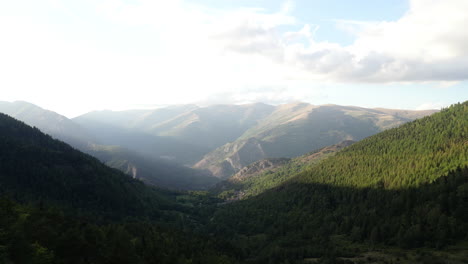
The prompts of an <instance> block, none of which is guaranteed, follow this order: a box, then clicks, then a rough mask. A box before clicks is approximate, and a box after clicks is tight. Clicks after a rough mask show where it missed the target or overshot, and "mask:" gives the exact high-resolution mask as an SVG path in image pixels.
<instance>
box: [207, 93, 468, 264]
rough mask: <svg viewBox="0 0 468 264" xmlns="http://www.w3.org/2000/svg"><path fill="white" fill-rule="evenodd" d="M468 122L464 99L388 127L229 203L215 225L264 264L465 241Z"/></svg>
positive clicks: (467, 229) (467, 227)
mask: <svg viewBox="0 0 468 264" xmlns="http://www.w3.org/2000/svg"><path fill="white" fill-rule="evenodd" d="M467 129H468V102H465V103H462V104H457V105H453V106H452V107H450V108H448V109H445V110H443V111H442V112H441V113H437V114H434V115H432V116H429V117H426V118H423V119H420V120H416V121H413V122H411V123H408V124H406V125H403V126H402V127H399V128H395V129H391V130H388V131H385V132H383V133H380V134H378V135H376V136H373V137H370V138H368V139H365V140H363V141H361V142H358V143H355V144H353V145H352V146H350V147H349V148H346V149H345V150H344V151H342V152H339V153H338V154H337V155H335V156H333V157H330V158H328V159H325V160H324V161H323V162H321V163H320V164H318V165H317V166H314V167H311V168H310V169H307V170H306V171H304V172H303V173H301V174H299V175H298V176H296V177H295V178H293V179H291V180H289V181H288V182H287V183H285V184H283V185H281V186H279V187H277V188H275V189H272V190H269V191H267V192H265V193H263V194H261V195H259V196H256V197H253V198H251V199H247V200H244V201H239V202H235V203H231V204H228V205H226V206H224V207H223V208H222V209H220V210H219V211H218V212H217V213H216V214H215V217H214V218H213V221H212V225H211V228H212V230H214V231H215V232H218V233H220V234H221V233H222V234H228V235H226V237H229V239H231V241H232V242H233V243H235V244H238V245H246V246H245V248H244V250H245V254H246V256H247V258H251V259H252V260H253V261H254V262H255V261H258V262H259V263H261V262H268V261H269V262H271V263H282V262H283V261H286V260H288V261H290V262H291V261H292V260H297V261H303V260H304V259H307V258H322V259H323V258H325V259H329V260H331V261H338V260H337V259H336V258H337V257H353V258H354V257H356V258H358V257H359V255H360V254H363V253H365V252H368V251H369V250H371V249H373V248H381V249H382V250H383V249H385V248H387V247H394V248H399V249H410V248H419V247H429V248H432V249H433V250H432V251H434V249H435V248H438V249H444V248H445V247H447V246H448V245H451V244H454V243H455V244H456V243H462V242H461V241H465V242H466V241H467V239H468V214H467V212H468V191H467V190H468V158H467V154H468V147H467V135H468V134H467ZM465 253H466V252H465ZM465 253H460V254H465ZM429 255H430V254H429ZM431 256H432V255H431ZM431 258H432V260H434V261H442V260H441V259H440V258H437V257H436V256H432V257H431ZM390 259H391V260H392V261H394V262H398V261H397V257H396V256H394V258H393V257H392V258H390ZM400 260H401V259H400ZM386 261H389V260H388V259H387V260H386ZM423 262H425V261H421V260H419V261H417V260H414V261H413V262H412V263H423ZM410 263H411V261H410ZM455 263H462V262H455Z"/></svg>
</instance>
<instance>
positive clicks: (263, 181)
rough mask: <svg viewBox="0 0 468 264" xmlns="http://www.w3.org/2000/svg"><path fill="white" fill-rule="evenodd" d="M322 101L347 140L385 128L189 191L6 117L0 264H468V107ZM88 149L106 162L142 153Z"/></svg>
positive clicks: (1, 132)
mask: <svg viewBox="0 0 468 264" xmlns="http://www.w3.org/2000/svg"><path fill="white" fill-rule="evenodd" d="M281 107H285V106H280V107H279V108H281ZM323 107H325V109H322V110H319V112H318V113H316V114H317V115H319V114H323V112H325V113H328V115H325V116H328V117H332V116H336V117H341V119H340V118H337V119H338V120H342V124H343V125H346V124H347V122H351V123H352V122H355V120H354V118H356V116H358V117H359V118H358V119H359V120H361V121H362V123H358V124H359V125H360V126H362V127H360V128H355V130H352V129H351V130H350V132H347V133H349V134H348V135H356V136H357V135H360V133H357V132H356V131H367V129H368V127H366V126H364V124H366V122H367V124H373V125H375V126H376V127H379V126H382V127H381V128H380V129H382V130H383V131H382V132H378V133H376V134H374V135H371V136H369V137H366V138H363V139H361V140H359V141H357V142H351V141H343V142H341V143H338V144H335V145H330V146H326V147H323V148H319V149H317V150H315V151H312V152H308V153H306V154H305V155H303V156H299V157H296V158H292V159H290V158H288V157H287V155H286V154H284V155H283V157H284V158H267V159H263V160H261V161H256V162H254V163H252V164H250V165H248V166H246V167H243V168H240V170H239V171H238V172H236V174H234V176H233V177H232V178H230V179H229V180H227V181H225V182H223V183H219V184H218V185H216V186H215V187H213V188H212V189H210V190H209V191H185V192H184V191H170V190H167V189H164V188H156V187H154V186H148V185H146V184H144V183H143V182H142V181H139V180H138V179H133V175H134V174H133V173H134V169H138V168H132V167H131V166H129V164H128V163H127V164H125V163H121V164H117V165H114V166H116V167H119V166H120V168H119V169H120V170H123V171H126V170H128V173H127V174H128V175H126V174H125V173H123V172H121V171H119V170H116V169H112V168H109V167H108V166H106V165H105V164H103V163H102V162H101V161H99V160H98V159H96V158H94V157H92V156H90V155H88V154H85V153H82V152H80V151H79V150H77V149H75V148H73V147H71V146H69V145H67V144H66V143H64V142H62V141H59V140H55V139H53V138H52V137H51V136H49V135H46V134H44V133H42V132H41V131H40V130H39V129H37V128H33V127H30V126H28V125H26V124H25V123H22V122H20V121H18V120H15V119H14V118H12V117H10V116H7V115H3V114H0V145H1V148H0V161H1V162H0V231H1V232H0V262H2V263H8V264H9V263H72V264H74V263H77V264H78V263H141V264H146V263H208V264H210V263H226V264H230V263H233V264H234V263H444V262H450V263H457V264H458V263H465V262H466V258H467V257H468V250H466V243H467V241H468V214H467V212H468V210H467V209H468V141H467V135H468V102H464V103H458V104H455V105H453V106H451V107H449V108H446V109H443V110H442V111H440V112H439V113H434V114H431V115H430V116H426V117H422V118H419V119H417V120H415V121H409V122H407V120H406V121H401V122H402V124H400V125H396V127H394V128H390V127H391V126H393V125H391V122H390V123H387V121H385V122H384V121H382V119H375V116H376V115H377V116H378V117H381V118H383V119H386V120H387V118H389V117H388V115H390V116H391V117H392V118H394V119H401V120H404V119H405V118H407V119H411V118H415V115H417V114H418V113H413V112H400V111H396V112H395V111H394V110H382V109H379V110H375V109H374V110H369V109H365V110H362V109H360V108H355V107H337V106H318V107H314V108H313V109H320V108H323ZM286 108H288V107H286ZM330 108H331V109H330ZM336 109H339V110H336ZM350 109H351V110H350ZM356 109H359V111H358V112H359V113H361V112H360V111H364V112H365V113H368V112H372V114H369V115H367V114H365V115H364V114H362V115H364V116H366V117H365V118H363V117H362V115H361V114H359V115H358V114H356V113H355V112H354V111H357V110H356ZM291 111H292V110H291ZM307 111H309V110H307ZM307 111H306V112H307ZM313 111H314V110H312V112H313ZM322 111H323V112H322ZM329 111H332V113H333V114H330V113H329ZM346 111H351V113H350V112H346ZM292 112H294V111H292ZM344 113H348V114H344ZM351 114H354V115H355V116H353V118H349V117H348V116H349V115H351ZM309 115H312V116H315V114H310V113H309V114H307V116H309ZM384 117H385V118H384ZM299 119H300V118H299ZM265 120H266V119H265ZM265 120H263V121H265ZM286 120H290V119H286ZM306 120H308V119H307V118H306ZM314 120H315V119H314ZM363 120H364V121H366V122H364V121H363ZM392 120H393V119H392ZM263 121H258V124H257V125H258V126H259V127H260V124H262V122H263ZM290 122H293V123H294V120H293V121H291V120H290ZM392 122H393V121H392ZM305 123H307V122H305ZM324 124H327V126H328V125H330V124H335V120H334V121H329V122H328V123H324ZM324 126H325V125H324ZM369 126H370V125H369ZM262 127H264V128H265V127H267V126H265V125H263V126H262ZM332 127H333V126H332ZM344 127H347V126H344ZM351 127H352V126H351ZM83 129H86V128H83ZM123 129H128V128H123ZM361 129H362V130H361ZM249 130H250V129H249ZM267 130H268V129H267ZM267 130H264V129H259V130H256V131H255V132H252V134H249V133H247V132H248V130H247V131H246V132H244V134H246V133H247V136H246V137H247V140H257V141H258V142H260V143H261V142H262V140H264V141H266V140H267V139H265V138H256V137H251V135H259V134H262V132H258V131H267ZM288 131H289V133H292V131H293V130H288ZM312 131H313V130H312ZM322 131H325V134H330V133H331V132H330V130H329V129H326V126H325V127H324V128H323V129H322ZM140 133H142V132H141V131H140ZM297 133H298V132H297ZM353 133H355V134H353ZM90 135H91V136H90V138H91V139H92V140H95V139H94V138H93V137H94V136H93V135H92V133H90ZM271 135H278V134H275V133H271ZM299 135H300V133H299ZM158 136H160V135H158ZM283 136H284V135H283ZM239 137H242V136H239ZM251 138H253V139H251ZM279 138H281V137H279ZM298 138H300V137H298ZM346 139H349V138H346ZM239 140H244V138H242V139H239ZM93 144H94V143H92V142H91V144H90V146H94V147H95V148H96V149H95V151H96V152H99V151H103V153H104V154H102V156H103V157H101V159H102V160H104V159H106V157H104V156H105V155H107V154H108V153H111V154H112V157H117V158H115V159H114V158H112V159H114V161H119V160H123V159H124V158H125V159H126V158H127V157H130V156H131V155H130V154H132V155H141V154H140V153H134V152H133V151H132V150H128V149H126V150H125V151H122V152H120V150H122V147H119V146H105V145H96V144H94V145H93ZM285 153H287V151H285ZM243 154H244V153H243ZM245 154H248V151H246V153H245ZM119 155H122V156H119ZM123 157H124V158H123ZM140 158H141V156H139V158H138V159H140ZM144 158H146V156H144ZM149 159H150V157H149ZM163 161H166V162H167V160H164V159H163ZM148 163H149V164H150V165H154V164H153V162H151V161H149V162H148ZM122 164H123V165H122ZM148 166H149V165H148ZM187 169H189V168H187ZM136 178H137V177H136ZM157 184H161V183H160V182H159V183H157ZM225 191H227V192H225ZM223 192H225V193H224V194H223ZM236 192H237V193H236ZM241 192H242V193H244V194H242V195H240V193H241ZM227 200H231V201H233V202H226V201H227ZM234 200H235V201H234Z"/></svg>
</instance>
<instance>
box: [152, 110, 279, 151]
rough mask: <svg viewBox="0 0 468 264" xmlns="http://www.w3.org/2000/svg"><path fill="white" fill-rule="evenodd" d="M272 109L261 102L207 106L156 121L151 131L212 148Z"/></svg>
mask: <svg viewBox="0 0 468 264" xmlns="http://www.w3.org/2000/svg"><path fill="white" fill-rule="evenodd" d="M273 110H274V106H270V105H266V104H260V103H257V104H249V105H214V106H208V107H203V108H199V109H195V110H193V111H190V112H187V113H185V114H183V115H180V116H178V117H177V118H174V119H172V120H168V121H166V122H164V123H160V124H158V125H155V126H153V127H152V129H151V131H152V132H153V133H156V134H158V135H161V136H172V137H175V138H178V139H181V140H184V141H186V142H192V143H193V144H197V145H200V146H205V147H208V148H210V149H214V148H216V147H219V146H221V145H224V144H226V142H230V141H233V140H236V139H237V138H238V137H239V136H241V135H242V134H243V133H244V132H245V131H246V130H247V129H249V128H250V127H252V126H254V125H256V124H257V122H258V121H259V120H261V119H263V118H265V117H266V116H268V115H269V114H270V113H271V112H272V111H273Z"/></svg>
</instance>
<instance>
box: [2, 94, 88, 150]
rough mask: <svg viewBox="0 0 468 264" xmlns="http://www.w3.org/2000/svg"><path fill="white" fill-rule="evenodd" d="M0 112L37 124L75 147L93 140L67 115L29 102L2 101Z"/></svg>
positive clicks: (81, 146)
mask: <svg viewBox="0 0 468 264" xmlns="http://www.w3.org/2000/svg"><path fill="white" fill-rule="evenodd" d="M0 113H4V114H7V115H9V116H12V117H14V118H16V119H18V120H21V121H23V122H25V123H27V124H28V125H31V126H35V127H37V128H39V129H41V130H42V131H44V132H45V133H47V134H50V135H52V136H53V137H55V138H58V139H60V140H63V141H66V142H68V143H70V144H73V145H74V146H75V147H80V148H85V147H86V145H87V144H88V143H90V142H91V141H92V140H93V137H92V136H91V135H89V134H88V133H87V132H86V131H85V130H84V129H83V128H82V127H80V126H79V125H78V124H76V123H74V122H73V121H71V120H70V119H68V118H66V117H65V116H62V115H60V114H57V113H55V112H52V111H49V110H46V109H43V108H40V107H38V106H36V105H34V104H31V103H28V102H23V101H16V102H12V103H10V102H0Z"/></svg>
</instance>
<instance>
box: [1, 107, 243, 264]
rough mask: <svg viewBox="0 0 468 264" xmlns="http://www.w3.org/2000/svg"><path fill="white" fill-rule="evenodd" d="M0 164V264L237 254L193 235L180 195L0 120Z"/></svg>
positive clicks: (182, 259)
mask: <svg viewBox="0 0 468 264" xmlns="http://www.w3.org/2000/svg"><path fill="white" fill-rule="evenodd" d="M0 161H1V162H0V263H5V264H10V263H15V264H17V263H18V264H20V263H21V264H22V263H24V264H49V263H57V264H59V263H77V264H78V263H109V264H110V263H142V264H143V263H191V262H192V261H194V262H198V263H200V262H203V263H231V259H232V256H233V254H234V252H235V250H232V249H229V248H230V247H229V246H227V245H226V244H225V243H224V242H220V241H217V240H216V239H214V238H209V237H206V236H202V235H196V234H194V233H193V232H192V231H193V230H192V228H193V229H195V227H197V226H198V225H199V224H200V223H198V224H197V222H196V221H197V215H196V213H194V211H193V205H190V204H189V203H187V202H185V203H184V204H182V203H180V202H177V201H176V200H177V196H179V195H181V194H179V193H175V192H170V191H165V190H161V189H155V188H153V187H149V186H147V185H145V184H144V183H142V182H140V181H138V180H135V179H132V178H131V177H129V176H127V175H125V174H124V173H122V172H120V171H117V170H115V169H111V168H109V167H107V166H105V165H104V164H102V163H101V162H100V161H98V160H97V159H95V158H93V157H91V156H89V155H87V154H84V153H81V152H79V151H77V150H75V149H73V148H72V147H70V146H69V145H67V144H65V143H63V142H60V141H58V140H55V139H52V138H51V137H50V136H48V135H45V134H43V133H42V132H40V131H39V130H38V129H37V128H31V127H29V126H27V125H25V124H24V123H22V122H19V121H17V120H15V119H13V118H11V117H9V116H6V115H3V114H0ZM195 198H196V197H195ZM195 198H194V199H195ZM189 223H190V226H191V228H188V227H189V225H188V224H189ZM183 226H187V229H186V230H184V231H183V230H182V227H183ZM228 249H229V250H228ZM223 252H226V253H223Z"/></svg>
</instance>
